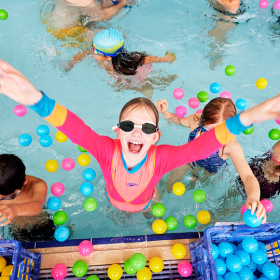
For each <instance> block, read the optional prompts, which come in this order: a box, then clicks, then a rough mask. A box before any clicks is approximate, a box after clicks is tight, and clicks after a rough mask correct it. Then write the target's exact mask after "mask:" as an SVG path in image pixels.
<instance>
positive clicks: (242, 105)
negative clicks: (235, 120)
mask: <svg viewBox="0 0 280 280" xmlns="http://www.w3.org/2000/svg"><path fill="white" fill-rule="evenodd" d="M235 105H236V108H237V109H239V110H244V109H245V108H246V107H247V105H248V104H247V101H246V100H245V99H243V98H239V99H237V100H236V103H235Z"/></svg>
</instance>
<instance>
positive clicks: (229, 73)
mask: <svg viewBox="0 0 280 280" xmlns="http://www.w3.org/2000/svg"><path fill="white" fill-rule="evenodd" d="M235 72H236V69H235V67H234V66H233V65H228V66H227V67H226V69H225V73H226V75H227V76H232V75H234V74H235Z"/></svg>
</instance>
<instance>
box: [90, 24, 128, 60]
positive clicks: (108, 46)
mask: <svg viewBox="0 0 280 280" xmlns="http://www.w3.org/2000/svg"><path fill="white" fill-rule="evenodd" d="M93 46H94V47H95V48H96V49H97V50H98V51H100V52H101V53H103V54H105V55H107V56H112V57H114V56H117V55H118V53H119V52H120V51H121V50H122V48H123V46H124V39H123V36H122V34H121V33H120V32H119V31H118V30H115V29H112V28H110V29H104V30H101V31H99V32H98V33H97V34H96V35H95V36H94V38H93Z"/></svg>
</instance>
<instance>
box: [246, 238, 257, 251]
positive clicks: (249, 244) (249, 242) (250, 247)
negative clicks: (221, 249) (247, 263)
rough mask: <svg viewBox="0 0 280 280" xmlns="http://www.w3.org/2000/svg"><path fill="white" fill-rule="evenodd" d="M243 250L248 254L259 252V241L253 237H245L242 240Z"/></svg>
mask: <svg viewBox="0 0 280 280" xmlns="http://www.w3.org/2000/svg"><path fill="white" fill-rule="evenodd" d="M242 247H243V250H244V251H246V252H247V253H255V252H256V251H257V250H258V247H259V245H258V241H257V240H256V239H255V238H252V237H245V238H244V239H243V240H242Z"/></svg>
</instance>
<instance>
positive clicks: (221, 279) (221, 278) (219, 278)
mask: <svg viewBox="0 0 280 280" xmlns="http://www.w3.org/2000/svg"><path fill="white" fill-rule="evenodd" d="M202 275H203V271H202ZM217 276H218V280H224V278H223V277H222V276H221V275H217Z"/></svg>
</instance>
